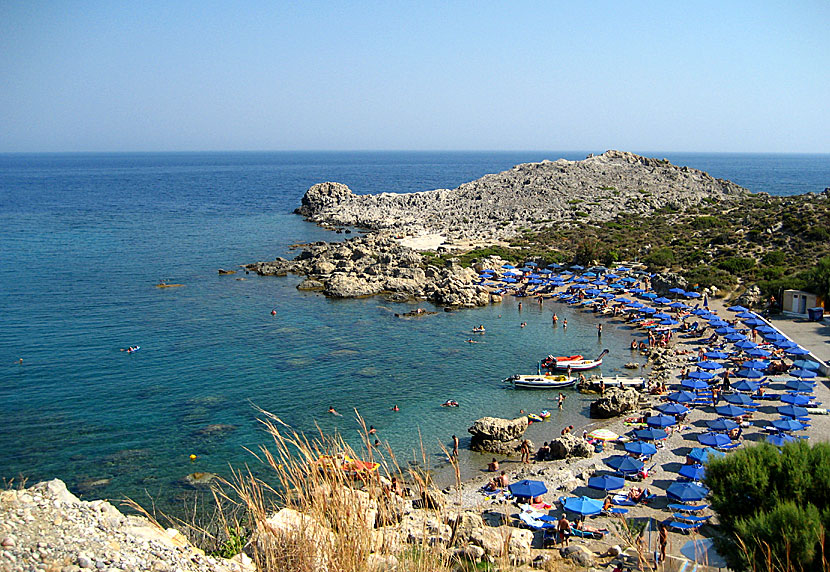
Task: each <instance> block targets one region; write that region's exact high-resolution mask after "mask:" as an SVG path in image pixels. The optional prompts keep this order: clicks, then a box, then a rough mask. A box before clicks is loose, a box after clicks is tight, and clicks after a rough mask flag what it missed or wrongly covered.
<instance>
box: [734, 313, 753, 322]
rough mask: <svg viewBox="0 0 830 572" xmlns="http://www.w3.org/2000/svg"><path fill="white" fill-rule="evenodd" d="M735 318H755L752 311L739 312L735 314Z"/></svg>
mask: <svg viewBox="0 0 830 572" xmlns="http://www.w3.org/2000/svg"><path fill="white" fill-rule="evenodd" d="M735 317H736V318H740V319H741V320H747V319H749V318H757V317H758V316H756V315H755V314H754V313H752V312H741V313H740V314H735Z"/></svg>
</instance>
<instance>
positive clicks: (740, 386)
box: [732, 379, 761, 405]
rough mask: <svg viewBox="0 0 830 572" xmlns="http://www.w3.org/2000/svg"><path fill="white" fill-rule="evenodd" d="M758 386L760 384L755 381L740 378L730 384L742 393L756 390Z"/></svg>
mask: <svg viewBox="0 0 830 572" xmlns="http://www.w3.org/2000/svg"><path fill="white" fill-rule="evenodd" d="M760 387H761V384H760V383H758V382H757V381H747V380H745V379H742V380H741V381H739V382H738V383H733V384H732V389H734V390H735V391H742V392H744V393H755V392H756V391H758V388H760ZM738 405H740V404H738Z"/></svg>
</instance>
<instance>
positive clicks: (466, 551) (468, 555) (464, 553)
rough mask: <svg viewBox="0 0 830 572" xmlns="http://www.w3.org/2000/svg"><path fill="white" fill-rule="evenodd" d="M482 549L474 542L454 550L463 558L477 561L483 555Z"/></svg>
mask: <svg viewBox="0 0 830 572" xmlns="http://www.w3.org/2000/svg"><path fill="white" fill-rule="evenodd" d="M484 554H485V552H484V549H483V548H482V547H481V546H476V545H475V544H465V545H464V546H460V547H459V548H457V549H456V550H455V555H456V556H457V557H458V558H461V559H464V560H471V561H472V562H479V561H480V560H481V559H482V558H483V557H484Z"/></svg>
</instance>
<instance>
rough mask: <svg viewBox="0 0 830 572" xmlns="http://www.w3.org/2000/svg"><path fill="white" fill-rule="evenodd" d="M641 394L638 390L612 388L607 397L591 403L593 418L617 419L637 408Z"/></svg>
mask: <svg viewBox="0 0 830 572" xmlns="http://www.w3.org/2000/svg"><path fill="white" fill-rule="evenodd" d="M638 400H639V393H638V392H637V390H636V389H632V388H620V387H612V388H610V389H607V390H605V395H603V396H602V397H600V398H599V399H597V400H596V401H594V402H593V403H591V417H595V418H599V419H608V418H609V417H617V416H618V415H622V414H623V413H625V412H627V411H632V410H634V409H635V408H636V407H637V402H638Z"/></svg>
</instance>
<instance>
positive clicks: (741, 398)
mask: <svg viewBox="0 0 830 572" xmlns="http://www.w3.org/2000/svg"><path fill="white" fill-rule="evenodd" d="M724 399H726V402H727V403H731V404H732V405H740V406H741V407H757V406H758V404H757V403H755V402H754V401H752V398H751V397H749V396H748V395H746V394H744V393H733V394H732V395H727V396H726V397H725V398H724Z"/></svg>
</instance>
